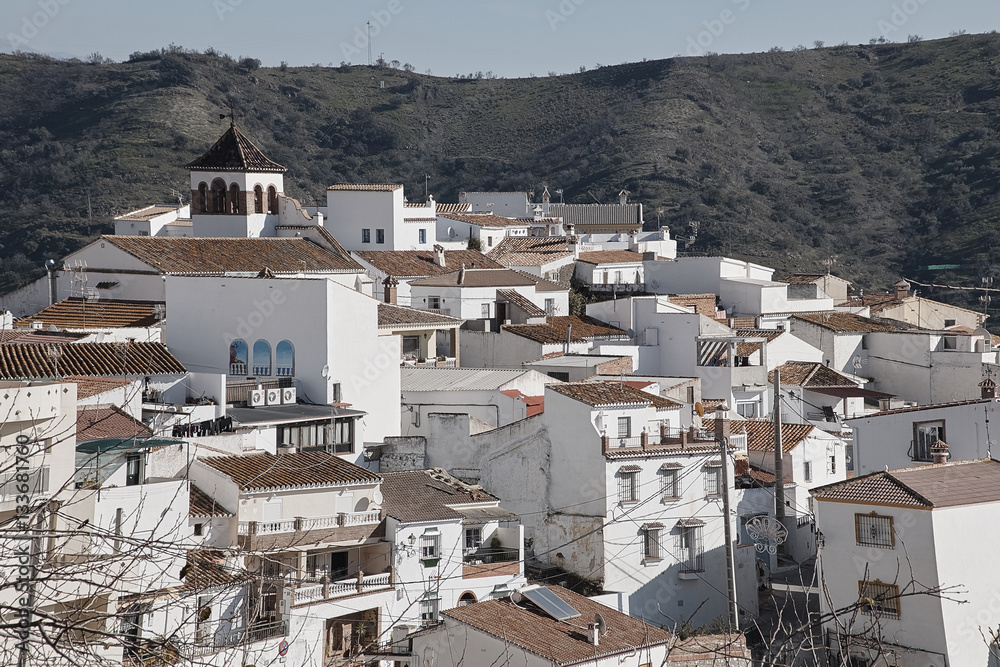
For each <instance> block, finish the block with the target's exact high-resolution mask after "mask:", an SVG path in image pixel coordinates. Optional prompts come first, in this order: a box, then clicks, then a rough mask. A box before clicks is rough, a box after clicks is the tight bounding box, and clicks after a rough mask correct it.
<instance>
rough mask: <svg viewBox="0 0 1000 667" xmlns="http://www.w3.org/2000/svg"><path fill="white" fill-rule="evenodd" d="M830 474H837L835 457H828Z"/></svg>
mask: <svg viewBox="0 0 1000 667" xmlns="http://www.w3.org/2000/svg"><path fill="white" fill-rule="evenodd" d="M830 474H831V475H836V474H837V457H836V456H831V457H830Z"/></svg>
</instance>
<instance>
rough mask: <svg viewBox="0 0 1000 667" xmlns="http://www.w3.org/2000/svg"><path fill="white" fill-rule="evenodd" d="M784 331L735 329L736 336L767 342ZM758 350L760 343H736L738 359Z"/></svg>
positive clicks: (672, 301)
mask: <svg viewBox="0 0 1000 667" xmlns="http://www.w3.org/2000/svg"><path fill="white" fill-rule="evenodd" d="M670 303H674V300H673V298H671V300H670ZM702 314H704V313H702ZM783 333H785V332H784V331H781V330H777V331H775V330H773V329H737V330H736V335H737V336H746V337H747V338H766V339H767V342H768V343H770V342H771V341H773V340H775V339H776V338H778V337H779V336H781V335H782V334H783ZM758 350H760V343H737V344H736V355H737V356H740V357H749V356H750V355H752V354H753V353H754V352H757V351H758Z"/></svg>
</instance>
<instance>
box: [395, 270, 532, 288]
mask: <svg viewBox="0 0 1000 667" xmlns="http://www.w3.org/2000/svg"><path fill="white" fill-rule="evenodd" d="M459 274H462V275H459ZM459 278H461V280H462V282H461V283H460V282H459ZM534 284H535V281H534V280H531V279H530V278H528V277H526V276H525V275H523V274H521V273H519V272H517V271H512V270H511V269H480V268H475V269H468V268H467V269H465V271H464V272H462V271H461V269H459V270H452V272H451V273H444V274H440V275H437V276H430V277H429V278H421V279H419V280H414V281H413V282H411V283H410V286H411V287H459V286H461V287H527V286H528V285H534Z"/></svg>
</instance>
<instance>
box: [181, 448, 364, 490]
mask: <svg viewBox="0 0 1000 667" xmlns="http://www.w3.org/2000/svg"><path fill="white" fill-rule="evenodd" d="M199 460H200V461H201V462H202V463H204V464H205V465H208V466H211V467H212V468H215V469H216V470H218V471H220V472H222V473H223V474H225V475H227V476H229V478H230V479H232V480H233V482H235V483H236V485H237V486H239V487H240V490H241V491H248V490H253V489H281V488H293V487H304V486H332V485H337V484H365V483H375V482H378V481H379V480H380V479H381V477H380V476H379V475H378V474H377V473H373V472H372V471H370V470H366V469H365V468H362V467H361V466H358V465H355V464H353V463H349V462H347V461H345V460H343V459H341V458H339V457H337V456H334V455H333V454H328V453H326V452H296V453H294V454H252V455H245V456H210V457H207V458H203V459H199Z"/></svg>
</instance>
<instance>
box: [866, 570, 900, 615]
mask: <svg viewBox="0 0 1000 667" xmlns="http://www.w3.org/2000/svg"><path fill="white" fill-rule="evenodd" d="M858 596H859V597H860V598H861V599H862V600H865V601H866V604H865V605H864V606H863V607H862V608H861V611H862V613H864V614H868V615H869V616H876V617H879V618H899V586H896V585H895V584H883V583H882V582H881V581H879V580H878V579H876V580H875V581H859V582H858Z"/></svg>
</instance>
